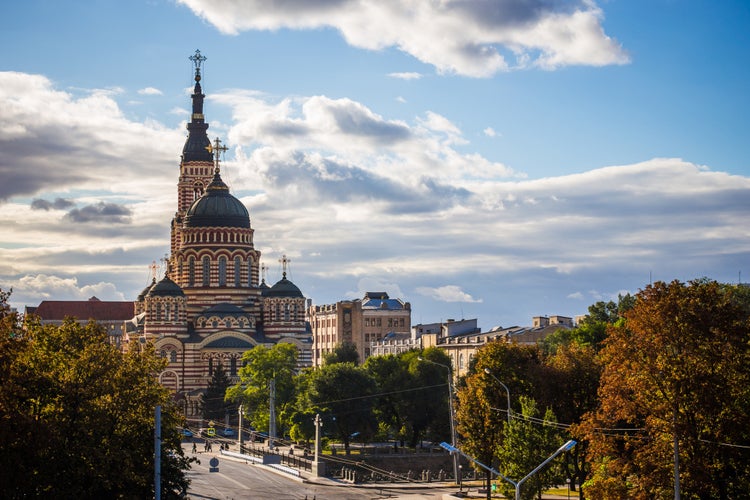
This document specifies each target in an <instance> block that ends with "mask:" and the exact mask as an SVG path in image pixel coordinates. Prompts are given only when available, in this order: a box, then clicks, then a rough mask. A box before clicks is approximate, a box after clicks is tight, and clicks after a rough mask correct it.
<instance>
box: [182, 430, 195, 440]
mask: <svg viewBox="0 0 750 500" xmlns="http://www.w3.org/2000/svg"><path fill="white" fill-rule="evenodd" d="M182 437H186V438H191V437H193V431H191V430H190V429H186V428H183V429H182Z"/></svg>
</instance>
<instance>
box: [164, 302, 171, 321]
mask: <svg viewBox="0 0 750 500" xmlns="http://www.w3.org/2000/svg"><path fill="white" fill-rule="evenodd" d="M170 316H172V306H171V304H164V321H169V318H170Z"/></svg>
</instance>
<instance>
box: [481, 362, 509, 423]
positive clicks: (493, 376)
mask: <svg viewBox="0 0 750 500" xmlns="http://www.w3.org/2000/svg"><path fill="white" fill-rule="evenodd" d="M484 373H486V374H487V375H489V376H490V377H492V378H494V379H495V382H497V383H498V384H500V385H502V386H503V389H505V394H506V395H507V396H508V424H510V419H511V409H510V391H509V390H508V386H507V385H505V384H503V383H502V382H500V379H498V378H497V377H496V376H495V375H493V374H492V372H491V371H490V369H489V368H485V369H484Z"/></svg>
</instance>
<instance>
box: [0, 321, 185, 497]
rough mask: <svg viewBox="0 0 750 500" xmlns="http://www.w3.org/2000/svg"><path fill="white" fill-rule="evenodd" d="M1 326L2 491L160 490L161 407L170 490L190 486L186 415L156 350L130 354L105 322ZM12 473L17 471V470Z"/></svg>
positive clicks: (97, 493) (122, 493)
mask: <svg viewBox="0 0 750 500" xmlns="http://www.w3.org/2000/svg"><path fill="white" fill-rule="evenodd" d="M0 328H1V331H0V372H1V373H2V375H3V384H2V386H1V387H0V449H2V450H3V453H1V454H0V469H1V470H4V471H6V473H5V474H1V475H0V491H3V496H5V497H8V498H20V497H33V498H37V497H47V496H54V497H57V498H105V497H108V496H117V497H125V498H148V497H153V496H154V481H153V477H154V474H153V470H154V459H153V457H154V451H153V446H154V409H155V407H156V406H161V407H162V429H161V436H162V453H161V456H162V460H163V461H162V496H163V497H164V498H170V497H176V495H177V492H179V491H182V490H184V489H186V488H187V485H188V480H187V478H186V476H185V470H186V469H188V468H189V466H190V463H191V462H192V461H194V459H188V458H186V457H185V456H184V454H183V452H182V448H181V446H180V434H179V427H180V425H181V423H182V417H181V414H180V412H179V409H178V408H177V407H176V405H175V404H174V403H173V401H172V397H171V394H170V392H169V390H168V389H166V388H164V387H162V386H161V385H160V384H159V383H158V381H157V379H156V377H155V374H156V373H158V372H160V371H161V370H162V369H163V368H164V366H165V361H164V360H163V359H161V358H159V357H158V356H157V355H156V353H155V351H154V350H153V349H152V348H147V349H144V350H143V351H139V350H131V351H129V352H127V353H122V352H121V351H119V350H118V349H117V348H116V347H114V346H113V345H111V344H109V343H108V342H107V333H106V331H105V330H104V328H102V327H100V326H98V325H96V324H94V323H89V324H87V325H85V326H82V325H80V324H79V323H77V322H75V321H73V320H72V319H67V320H65V322H64V323H63V324H62V325H60V326H54V325H44V326H42V325H40V324H39V322H38V320H35V319H34V318H27V322H26V330H24V331H20V330H17V329H15V328H9V327H8V325H7V324H6V323H3V324H2V327H0ZM8 471H18V473H15V474H10V473H7V472H8Z"/></svg>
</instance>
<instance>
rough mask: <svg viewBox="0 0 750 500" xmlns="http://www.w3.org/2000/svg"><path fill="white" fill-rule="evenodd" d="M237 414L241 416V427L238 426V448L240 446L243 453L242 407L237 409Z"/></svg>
mask: <svg viewBox="0 0 750 500" xmlns="http://www.w3.org/2000/svg"><path fill="white" fill-rule="evenodd" d="M237 413H239V415H240V421H239V425H238V426H237V427H238V430H237V446H239V448H240V453H242V405H240V407H239V408H238V409H237Z"/></svg>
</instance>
